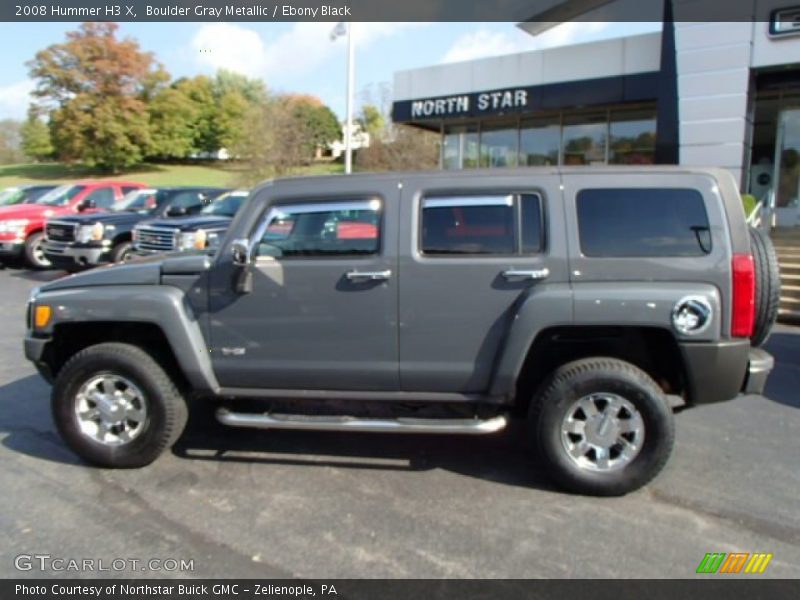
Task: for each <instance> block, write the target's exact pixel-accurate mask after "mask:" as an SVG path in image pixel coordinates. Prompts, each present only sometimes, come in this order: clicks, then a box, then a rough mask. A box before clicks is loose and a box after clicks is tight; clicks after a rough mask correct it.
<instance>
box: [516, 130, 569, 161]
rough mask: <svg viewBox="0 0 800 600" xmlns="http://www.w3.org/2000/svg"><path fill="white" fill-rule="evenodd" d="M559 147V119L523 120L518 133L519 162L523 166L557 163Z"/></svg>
mask: <svg viewBox="0 0 800 600" xmlns="http://www.w3.org/2000/svg"><path fill="white" fill-rule="evenodd" d="M560 148H561V125H560V123H559V119H556V120H555V122H554V121H553V120H550V119H549V120H537V121H523V123H522V129H521V131H520V134H519V162H520V164H521V165H524V166H529V167H533V166H550V165H557V164H558V152H559V149H560Z"/></svg>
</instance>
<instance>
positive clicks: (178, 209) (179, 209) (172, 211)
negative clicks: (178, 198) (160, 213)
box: [167, 206, 186, 217]
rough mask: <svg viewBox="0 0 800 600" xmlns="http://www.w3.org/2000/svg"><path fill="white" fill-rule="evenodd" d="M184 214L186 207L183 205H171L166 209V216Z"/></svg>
mask: <svg viewBox="0 0 800 600" xmlns="http://www.w3.org/2000/svg"><path fill="white" fill-rule="evenodd" d="M185 214H186V209H185V208H184V207H183V206H171V207H169V208H168V209H167V216H168V217H182V216H184V215H185Z"/></svg>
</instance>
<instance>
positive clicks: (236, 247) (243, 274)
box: [231, 239, 253, 294]
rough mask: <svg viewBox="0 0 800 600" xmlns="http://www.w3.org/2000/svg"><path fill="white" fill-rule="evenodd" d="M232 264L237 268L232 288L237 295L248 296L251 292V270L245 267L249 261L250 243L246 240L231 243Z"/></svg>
mask: <svg viewBox="0 0 800 600" xmlns="http://www.w3.org/2000/svg"><path fill="white" fill-rule="evenodd" d="M231 252H232V254H233V264H234V265H235V266H237V267H240V268H239V272H238V275H236V277H235V282H234V288H235V289H236V293H237V294H250V293H252V291H253V269H248V268H247V267H248V266H249V265H250V263H251V262H252V261H251V260H250V242H249V241H248V240H246V239H238V240H233V242H232V243H231Z"/></svg>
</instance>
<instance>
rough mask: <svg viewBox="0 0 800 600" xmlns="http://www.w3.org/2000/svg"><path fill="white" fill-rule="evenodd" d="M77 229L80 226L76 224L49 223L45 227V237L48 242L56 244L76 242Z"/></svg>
mask: <svg viewBox="0 0 800 600" xmlns="http://www.w3.org/2000/svg"><path fill="white" fill-rule="evenodd" d="M77 229H78V226H77V225H76V224H75V223H63V222H61V221H49V222H48V223H47V226H46V227H45V235H46V236H47V239H48V240H53V241H55V242H74V241H75V232H76V230H77Z"/></svg>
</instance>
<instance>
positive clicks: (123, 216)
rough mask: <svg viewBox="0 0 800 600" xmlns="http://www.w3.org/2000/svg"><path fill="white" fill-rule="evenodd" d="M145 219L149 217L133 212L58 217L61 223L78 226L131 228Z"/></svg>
mask: <svg viewBox="0 0 800 600" xmlns="http://www.w3.org/2000/svg"><path fill="white" fill-rule="evenodd" d="M147 218H149V215H140V214H139V213H135V212H95V213H85V214H78V215H67V216H64V217H58V220H59V221H61V222H63V223H78V224H79V225H91V224H92V223H102V224H103V225H128V226H130V227H132V226H133V225H135V224H136V223H138V222H139V221H144V220H145V219H147Z"/></svg>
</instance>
